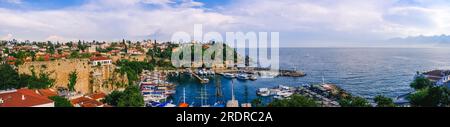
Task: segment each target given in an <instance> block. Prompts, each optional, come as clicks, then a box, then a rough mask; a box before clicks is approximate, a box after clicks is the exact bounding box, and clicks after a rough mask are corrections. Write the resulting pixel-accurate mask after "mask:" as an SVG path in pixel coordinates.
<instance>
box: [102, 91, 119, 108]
mask: <svg viewBox="0 0 450 127" xmlns="http://www.w3.org/2000/svg"><path fill="white" fill-rule="evenodd" d="M122 95H123V92H120V91H113V92H111V93H110V94H109V95H108V96H106V97H105V99H104V100H103V103H107V104H108V105H112V106H117V103H118V101H119V98H120V97H122Z"/></svg>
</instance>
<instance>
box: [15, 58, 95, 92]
mask: <svg viewBox="0 0 450 127" xmlns="http://www.w3.org/2000/svg"><path fill="white" fill-rule="evenodd" d="M33 68H34V70H35V72H36V73H37V74H39V73H42V72H45V73H49V74H50V78H52V79H55V86H54V87H55V88H56V87H64V88H67V87H68V84H69V74H70V73H71V72H73V71H76V72H77V73H78V75H77V84H76V85H75V90H76V91H78V92H81V93H90V92H91V91H90V90H91V89H90V88H89V77H90V71H91V66H90V64H89V60H88V59H67V60H55V61H42V62H27V63H24V64H23V65H20V66H19V73H20V74H28V75H31V69H33Z"/></svg>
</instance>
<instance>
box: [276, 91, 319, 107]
mask: <svg viewBox="0 0 450 127" xmlns="http://www.w3.org/2000/svg"><path fill="white" fill-rule="evenodd" d="M268 106H269V107H318V106H319V104H317V103H316V101H314V99H312V98H308V97H305V96H302V95H298V94H295V95H292V96H291V98H290V99H283V100H275V101H273V102H271V103H269V105H268Z"/></svg>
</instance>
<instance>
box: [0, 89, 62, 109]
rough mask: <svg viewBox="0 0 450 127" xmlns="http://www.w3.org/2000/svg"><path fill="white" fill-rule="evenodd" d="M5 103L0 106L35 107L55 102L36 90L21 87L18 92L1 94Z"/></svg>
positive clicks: (0, 96)
mask: <svg viewBox="0 0 450 127" xmlns="http://www.w3.org/2000/svg"><path fill="white" fill-rule="evenodd" d="M0 98H1V99H2V100H3V103H2V104H0V107H33V106H38V105H43V104H49V103H53V101H52V100H50V99H48V98H47V97H45V96H42V95H39V94H38V93H36V92H35V91H34V90H30V89H19V90H17V91H16V92H10V93H3V94H0Z"/></svg>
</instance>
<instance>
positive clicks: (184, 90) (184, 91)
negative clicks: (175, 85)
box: [183, 88, 186, 103]
mask: <svg viewBox="0 0 450 127" xmlns="http://www.w3.org/2000/svg"><path fill="white" fill-rule="evenodd" d="M183 103H186V88H183Z"/></svg>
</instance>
